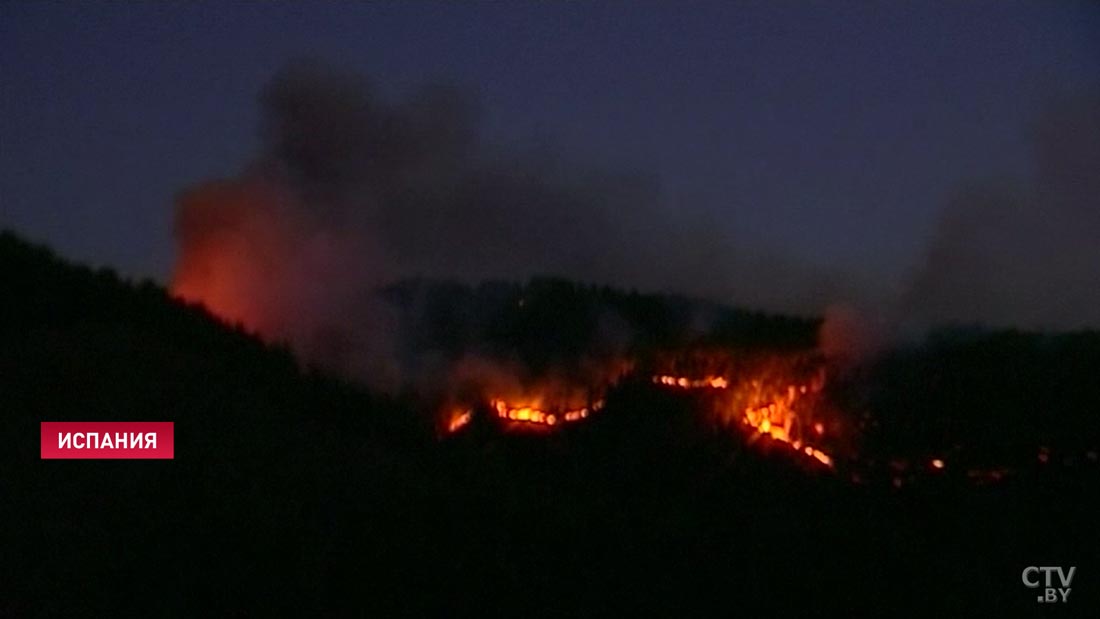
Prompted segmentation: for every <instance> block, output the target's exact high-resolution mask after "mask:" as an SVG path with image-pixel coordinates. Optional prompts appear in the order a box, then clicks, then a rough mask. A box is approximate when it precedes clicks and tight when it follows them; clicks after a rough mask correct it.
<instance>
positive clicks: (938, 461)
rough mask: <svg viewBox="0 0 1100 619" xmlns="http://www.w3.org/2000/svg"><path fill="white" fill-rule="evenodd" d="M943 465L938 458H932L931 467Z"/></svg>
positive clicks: (941, 466) (938, 467)
mask: <svg viewBox="0 0 1100 619" xmlns="http://www.w3.org/2000/svg"><path fill="white" fill-rule="evenodd" d="M943 467H944V463H943V460H940V459H939V458H935V459H933V460H932V468H934V469H942V468H943Z"/></svg>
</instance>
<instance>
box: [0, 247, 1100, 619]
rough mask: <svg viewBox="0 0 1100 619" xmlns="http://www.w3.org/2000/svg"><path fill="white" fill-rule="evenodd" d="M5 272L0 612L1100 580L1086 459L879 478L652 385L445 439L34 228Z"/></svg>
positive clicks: (951, 589)
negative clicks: (76, 262) (752, 431)
mask: <svg viewBox="0 0 1100 619" xmlns="http://www.w3.org/2000/svg"><path fill="white" fill-rule="evenodd" d="M0 289H2V290H0V326H2V331H0V338H2V339H0V342H2V345H0V412H2V414H3V422H2V423H0V438H3V445H4V446H5V449H4V452H3V454H2V455H0V467H2V468H0V496H2V499H3V500H2V501H0V515H2V522H0V524H2V525H3V532H2V534H0V535H2V537H0V541H2V543H0V548H2V550H0V570H2V572H0V616H9V615H10V616H16V617H22V616H39V615H44V616H74V615H96V616H166V615H167V616H186V617H193V616H209V615H213V616H222V615H242V616H288V615H289V616H293V615H306V614H308V615H320V616H331V615H337V616H344V615H356V616H360V615H371V616H374V615H378V614H389V613H396V612H405V613H409V612H412V613H430V614H435V615H445V616H452V615H459V614H468V613H471V612H472V613H477V614H479V615H498V614H509V615H515V614H521V613H522V614H535V615H542V614H554V615H560V614H569V615H574V614H599V615H606V614H611V613H612V612H613V611H615V610H619V609H622V608H629V609H636V610H649V611H657V612H661V613H663V614H685V613H687V612H693V611H702V612H704V613H705V614H720V615H748V616H757V615H760V614H762V613H766V614H776V613H780V614H789V615H807V614H809V615H814V614H823V613H825V612H828V611H830V610H837V609H847V608H852V607H857V606H869V607H872V608H874V609H876V610H877V611H879V612H890V613H891V614H903V615H904V614H915V613H916V612H918V611H926V610H927V611H937V612H939V613H942V614H951V615H955V614H958V615H961V614H963V613H969V614H978V615H987V614H990V613H992V612H1000V613H1002V614H1008V615H1011V616H1016V615H1024V616H1027V615H1034V614H1039V613H1040V611H1044V610H1050V609H1049V608H1048V607H1045V606H1042V605H1038V604H1036V602H1035V597H1036V592H1035V591H1034V590H1031V589H1027V588H1025V587H1024V586H1023V585H1022V583H1021V581H1020V572H1021V570H1022V569H1023V568H1024V567H1026V566H1028V565H1062V566H1066V567H1068V566H1070V565H1075V566H1077V567H1078V569H1077V573H1076V578H1075V580H1074V583H1073V593H1072V595H1071V599H1070V603H1069V604H1068V605H1067V606H1066V607H1065V608H1059V609H1055V610H1060V611H1070V612H1073V611H1076V612H1077V614H1086V615H1087V614H1088V611H1089V610H1090V609H1094V608H1095V607H1096V603H1097V599H1098V595H1097V594H1098V593H1100V563H1098V562H1097V554H1096V550H1097V535H1096V532H1095V527H1096V514H1097V511H1096V510H1097V502H1096V487H1097V476H1096V474H1095V470H1094V469H1089V468H1087V467H1084V466H1078V467H1076V468H1072V467H1071V468H1069V469H1068V470H1063V469H1061V468H1060V469H1058V471H1057V472H1053V471H1051V470H1048V469H1042V468H1038V467H1035V468H1032V469H1027V470H1023V471H1020V473H1019V474H1018V475H1016V476H1015V477H1013V478H1012V479H1010V480H1007V481H1006V482H1005V483H1000V484H995V485H989V486H979V487H975V486H973V485H969V484H967V483H965V482H964V481H961V480H955V479H954V478H949V477H944V478H943V479H942V480H940V481H938V482H934V483H925V484H914V485H913V487H912V488H908V487H907V488H906V489H905V490H904V491H895V490H893V489H892V488H891V487H889V486H887V487H880V486H877V485H864V486H857V485H853V484H851V483H849V481H848V480H847V479H842V478H840V477H839V476H834V475H832V474H829V473H827V472H820V471H818V472H814V471H812V470H806V469H805V468H803V467H802V466H801V465H798V464H796V463H794V462H790V461H788V460H786V459H785V458H784V457H782V455H780V454H771V455H770V456H762V455H761V453H759V452H758V451H757V450H752V451H748V450H746V449H745V448H743V447H742V446H741V445H740V443H739V442H738V441H737V440H734V438H733V437H728V436H723V435H721V434H714V433H712V432H710V431H708V430H707V429H706V428H703V427H701V426H700V425H699V424H698V421H697V416H696V415H693V414H692V411H691V409H690V403H689V402H687V401H684V400H681V399H678V398H676V397H673V396H671V395H670V394H667V393H661V392H659V391H656V390H653V389H652V388H651V387H648V386H645V385H642V384H638V385H633V386H627V387H626V388H623V389H621V390H619V391H618V392H616V394H614V396H613V397H612V398H611V399H610V400H609V402H608V406H607V408H606V409H605V410H604V411H603V414H602V415H601V416H600V417H597V418H594V419H593V420H592V421H591V422H590V423H588V424H586V425H584V426H581V427H578V428H576V429H574V430H571V431H570V432H565V433H559V434H555V435H552V436H508V435H501V434H499V433H497V432H495V431H494V430H493V429H492V428H491V427H488V426H486V425H480V424H474V426H473V427H471V428H470V429H469V431H468V432H466V433H464V434H462V435H461V436H458V437H455V438H453V439H450V440H447V441H439V440H438V439H437V438H436V437H435V436H434V433H433V432H432V429H431V428H430V427H429V426H428V424H422V423H420V422H419V421H417V420H418V419H419V417H418V416H417V415H416V414H415V413H414V411H413V410H411V409H410V408H409V406H408V405H407V404H405V403H402V402H397V401H392V400H386V399H380V398H376V397H372V396H370V395H369V394H367V393H365V392H363V391H361V390H358V389H356V388H355V387H353V386H350V385H346V384H343V383H341V382H339V381H336V380H333V379H331V378H326V377H324V376H321V375H316V374H311V373H308V372H303V371H302V370H301V369H299V367H298V366H297V365H296V363H295V362H294V360H293V358H292V357H291V356H290V355H289V353H287V351H285V350H282V349H278V348H272V347H269V346H265V345H263V344H262V343H260V342H259V341H257V340H256V339H254V338H252V337H250V336H248V335H247V334H245V333H242V332H240V331H237V330H233V329H230V328H227V327H225V326H224V325H221V324H220V323H217V322H216V321H214V320H213V319H211V318H210V317H209V316H208V315H206V314H205V313H204V312H202V311H201V310H199V309H196V308H188V307H184V306H181V305H179V304H177V303H175V302H172V301H171V300H170V299H168V298H167V297H166V295H165V294H164V292H163V291H162V290H161V289H159V288H157V287H156V286H153V285H148V284H145V285H138V286H132V285H129V284H126V283H122V282H119V281H118V280H117V279H116V278H114V277H113V276H112V275H111V274H109V273H105V272H93V271H89V270H87V269H83V268H80V267H73V266H70V265H68V264H65V263H63V262H60V261H58V260H57V259H56V258H54V257H53V256H51V255H50V254H49V253H48V252H46V251H45V250H42V249H38V248H34V247H30V246H27V245H25V244H24V243H22V242H20V241H19V240H18V239H16V238H15V237H13V236H11V235H2V236H0ZM898 388H899V389H900V388H902V387H900V386H899V387H898ZM915 397H916V396H915ZM79 419H96V420H172V421H175V422H176V443H177V444H176V459H175V460H172V461H147V462H141V461H116V462H111V461H98V462H92V461H84V462H81V461H41V460H39V459H38V423H39V422H40V421H43V420H79ZM891 440H897V439H891ZM1063 614H1065V613H1063Z"/></svg>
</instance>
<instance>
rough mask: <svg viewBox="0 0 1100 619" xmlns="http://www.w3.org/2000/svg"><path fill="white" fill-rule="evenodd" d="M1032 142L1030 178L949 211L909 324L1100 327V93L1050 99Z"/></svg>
mask: <svg viewBox="0 0 1100 619" xmlns="http://www.w3.org/2000/svg"><path fill="white" fill-rule="evenodd" d="M1031 137H1032V140H1033V144H1034V177H1033V178H1031V179H1016V180H1008V181H1006V180H999V181H987V182H984V183H971V184H968V185H967V186H965V187H963V188H961V189H960V190H959V191H958V192H957V193H956V195H955V196H954V197H953V198H952V199H951V200H950V202H949V203H948V204H947V206H946V207H945V209H944V210H943V212H942V213H941V216H940V219H939V221H938V225H937V228H936V230H935V233H934V236H933V237H932V239H931V240H930V242H929V244H928V247H927V252H926V253H925V255H924V256H923V262H922V263H921V264H920V265H919V266H918V268H917V269H916V270H915V272H914V274H913V277H912V281H911V285H910V286H909V288H908V290H907V292H906V293H905V295H904V296H903V298H902V299H901V303H900V308H899V310H900V313H901V315H902V317H903V319H904V320H906V321H908V322H909V323H911V324H917V325H935V324H941V323H969V324H973V323H981V324H984V325H987V326H997V327H1005V326H1018V327H1024V328H1035V329H1079V328H1085V327H1091V328H1096V327H1100V93H1090V94H1087V95H1079V96H1076V97H1061V98H1059V99H1056V100H1054V101H1052V102H1051V104H1050V105H1048V106H1047V108H1046V109H1045V111H1044V112H1043V114H1042V115H1041V116H1040V118H1038V119H1037V121H1036V122H1035V123H1034V124H1033V126H1032V127H1031Z"/></svg>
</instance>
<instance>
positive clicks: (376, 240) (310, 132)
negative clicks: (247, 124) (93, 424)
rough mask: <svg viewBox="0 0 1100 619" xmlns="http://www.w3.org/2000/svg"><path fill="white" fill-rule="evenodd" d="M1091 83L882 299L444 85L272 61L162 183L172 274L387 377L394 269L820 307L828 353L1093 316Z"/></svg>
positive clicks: (965, 200)
mask: <svg viewBox="0 0 1100 619" xmlns="http://www.w3.org/2000/svg"><path fill="white" fill-rule="evenodd" d="M1098 100H1100V98H1098V97H1096V96H1089V97H1079V98H1076V99H1072V100H1065V101H1063V102H1061V103H1059V104H1057V105H1055V106H1052V107H1051V109H1050V110H1049V111H1048V113H1047V114H1046V115H1044V116H1043V117H1042V118H1040V119H1039V120H1038V121H1037V123H1036V124H1035V127H1034V130H1033V134H1034V138H1035V145H1036V174H1035V178H1034V179H1033V182H1015V183H1013V182H999V183H995V184H992V185H991V184H976V185H973V186H971V187H969V188H966V189H963V190H960V192H959V193H958V195H957V196H956V197H955V199H954V200H952V201H951V202H950V203H949V204H948V205H947V207H946V208H945V210H944V211H943V213H942V217H941V219H940V222H939V226H938V228H937V231H936V233H935V235H934V237H933V238H932V239H930V241H929V244H928V250H927V252H926V254H925V255H924V256H923V257H922V261H921V263H920V264H919V265H918V267H917V268H916V269H915V271H914V273H913V275H912V277H911V279H910V281H909V283H908V285H907V286H906V287H905V292H904V294H902V295H901V296H900V299H895V300H893V301H885V302H884V301H882V300H881V298H882V296H881V294H880V291H876V290H873V289H872V288H871V287H870V286H867V285H866V284H863V283H861V282H859V281H857V280H855V279H853V278H851V277H850V276H848V275H846V274H844V273H839V272H836V271H832V270H829V269H826V268H806V267H805V266H804V265H801V264H799V263H797V262H794V261H792V260H791V259H790V257H787V256H782V255H765V254H761V253H759V252H746V251H744V250H743V249H742V248H740V247H738V246H736V245H734V243H733V241H732V240H731V239H730V238H729V237H728V236H726V235H725V234H724V233H723V231H722V230H721V227H719V226H712V225H708V224H707V222H705V221H693V220H691V219H690V218H687V217H685V216H684V215H683V214H682V213H679V212H676V211H675V210H673V209H671V208H669V206H668V204H667V203H666V202H665V200H664V199H663V198H662V194H661V186H660V183H659V181H658V180H657V179H656V178H655V177H654V176H652V175H648V174H644V173H640V172H637V171H609V170H604V169H599V168H596V167H593V166H586V165H582V164H578V163H576V162H574V161H571V160H570V159H568V158H567V157H565V156H563V155H562V154H561V153H560V152H558V151H556V150H555V149H554V148H552V147H546V146H531V147H529V148H526V149H524V148H522V147H521V148H514V147H513V148H503V147H500V146H498V145H494V144H490V143H486V142H485V141H484V140H483V138H482V136H481V132H480V130H479V120H480V110H479V107H478V104H477V102H476V100H475V99H473V98H472V97H470V96H469V95H468V94H467V93H465V92H463V91H462V90H460V89H458V88H454V87H450V86H447V85H429V86H426V87H424V88H422V89H421V90H419V91H417V92H415V93H413V94H412V95H411V96H409V97H408V98H406V99H405V100H403V101H399V102H391V101H386V100H383V99H382V98H381V97H379V96H377V95H376V94H375V92H374V91H373V90H372V89H371V88H370V85H369V84H368V83H367V82H366V81H365V80H364V79H362V78H360V77H359V76H356V75H352V74H347V73H343V72H340V71H337V70H334V69H332V68H331V67H327V66H323V65H318V64H316V63H310V62H300V63H293V64H291V65H289V66H288V67H287V68H285V69H284V70H283V71H281V72H279V73H278V74H277V75H276V76H275V77H274V78H273V79H272V80H271V81H270V82H269V83H268V84H267V85H266V86H265V87H264V88H263V90H262V92H261V94H260V105H261V108H262V119H263V121H262V126H261V137H262V140H261V144H262V146H261V150H260V152H259V153H258V154H257V156H256V157H255V159H254V160H253V161H252V162H251V164H250V165H249V166H248V167H247V168H246V169H245V170H244V171H243V172H241V173H240V174H238V175H236V176H234V177H232V178H228V179H222V180H218V181H214V182H210V183H207V184H204V185H201V186H199V187H196V188H194V189H192V190H190V191H188V192H186V193H185V194H184V196H183V197H182V198H181V200H180V202H179V205H178V213H177V229H176V234H177V239H178V241H179V244H180V254H179V259H178V262H177V265H176V271H175V274H174V277H173V289H174V290H175V291H176V292H177V294H180V295H181V296H183V297H185V298H191V299H194V300H200V301H203V302H204V303H206V304H207V305H208V306H210V307H211V309H213V310H214V311H215V312H216V313H219V314H221V315H222V316H224V317H228V318H230V319H235V320H240V321H242V322H243V323H244V324H246V325H247V326H250V327H252V328H254V329H257V330H259V331H260V332H261V333H262V334H264V335H266V336H268V337H269V338H273V339H284V340H288V341H290V342H291V343H292V344H293V345H294V346H295V348H296V350H298V351H299V352H300V353H301V354H303V356H305V357H306V358H307V359H312V360H319V361H323V362H325V363H326V364H328V365H330V366H336V367H337V368H338V369H340V370H343V371H344V372H346V373H348V374H350V375H353V376H356V377H360V378H363V377H367V379H368V380H369V382H372V383H373V384H375V385H382V386H392V385H394V384H396V383H398V382H400V381H401V380H402V377H400V376H398V375H395V374H394V371H393V368H392V367H391V365H390V364H388V363H387V362H386V360H387V359H392V358H394V356H395V352H397V350H396V349H397V348H399V347H400V346H401V343H400V342H396V341H394V338H395V335H394V334H395V332H396V328H395V327H394V324H395V320H396V318H395V317H394V316H392V315H390V314H391V309H390V308H388V307H386V306H385V305H384V304H380V303H378V302H377V301H376V299H375V298H374V297H373V295H372V291H374V290H376V289H377V288H378V287H380V286H382V285H384V284H387V283H389V282H392V281H395V280H399V279H402V278H406V277H415V276H429V277H437V278H452V279H458V280H462V281H466V282H473V281H481V280H486V279H508V280H526V279H527V278H529V277H531V276H536V275H556V276H562V277H566V278H569V279H573V280H578V281H581V282H588V283H598V284H604V283H607V284H614V285H617V286H620V287H632V288H638V289H641V290H646V291H676V292H680V293H686V294H691V295H696V296H701V297H707V298H711V299H715V300H719V301H722V302H726V303H732V304H737V305H742V306H747V307H751V308H755V309H765V310H772V311H785V312H795V313H801V314H817V313H820V312H822V311H824V310H825V309H826V308H827V307H830V306H831V307H832V308H833V309H831V310H830V311H826V312H825V314H826V318H827V320H826V323H825V328H824V330H823V339H824V340H827V345H828V348H829V349H830V350H835V351H845V352H844V353H843V354H844V355H848V356H851V355H852V354H853V351H866V350H869V349H872V348H874V346H872V345H871V344H870V342H881V341H884V340H885V339H889V338H884V337H882V333H889V332H890V331H891V330H897V329H898V328H899V327H897V325H903V327H902V328H904V326H912V325H914V324H919V325H924V326H926V325H933V324H939V323H943V322H980V323H985V324H991V325H1022V326H1029V327H1030V326H1040V327H1054V328H1072V327H1078V326H1082V325H1092V326H1096V325H1100V285H1098V284H1100V275H1098V272H1097V265H1100V243H1097V242H1096V239H1098V238H1100V208H1097V196H1098V195H1100V192H1098V187H1097V182H1098V181H1097V178H1098V174H1097V170H1100V148H1098V144H1100V141H1098V139H1097V136H1098V135H1100V132H1098V130H1097V128H1098V126H1100V121H1098V110H1100V106H1098V103H1097V102H1098ZM868 299H871V300H872V302H871V303H868V302H867V300H868ZM838 301H843V302H845V303H847V305H844V306H838V305H833V304H834V303H835V302H838ZM861 306H863V307H865V308H866V307H872V308H878V309H877V310H866V309H864V310H860V309H859V308H860V307H861ZM838 308H840V309H838ZM861 316H867V317H868V318H867V319H866V320H864V319H863V318H861ZM830 317H832V318H831V319H830ZM861 323H865V324H866V325H868V328H869V329H873V330H874V335H868V334H867V333H863V334H861V333H860V332H859V331H860V327H859V325H860V324H861ZM884 325H885V326H884ZM838 354H839V353H838Z"/></svg>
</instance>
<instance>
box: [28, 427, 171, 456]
mask: <svg viewBox="0 0 1100 619" xmlns="http://www.w3.org/2000/svg"><path fill="white" fill-rule="evenodd" d="M174 439H175V423H173V422H171V421H43V422H42V459H43V460H172V459H174V458H175V440H174Z"/></svg>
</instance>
